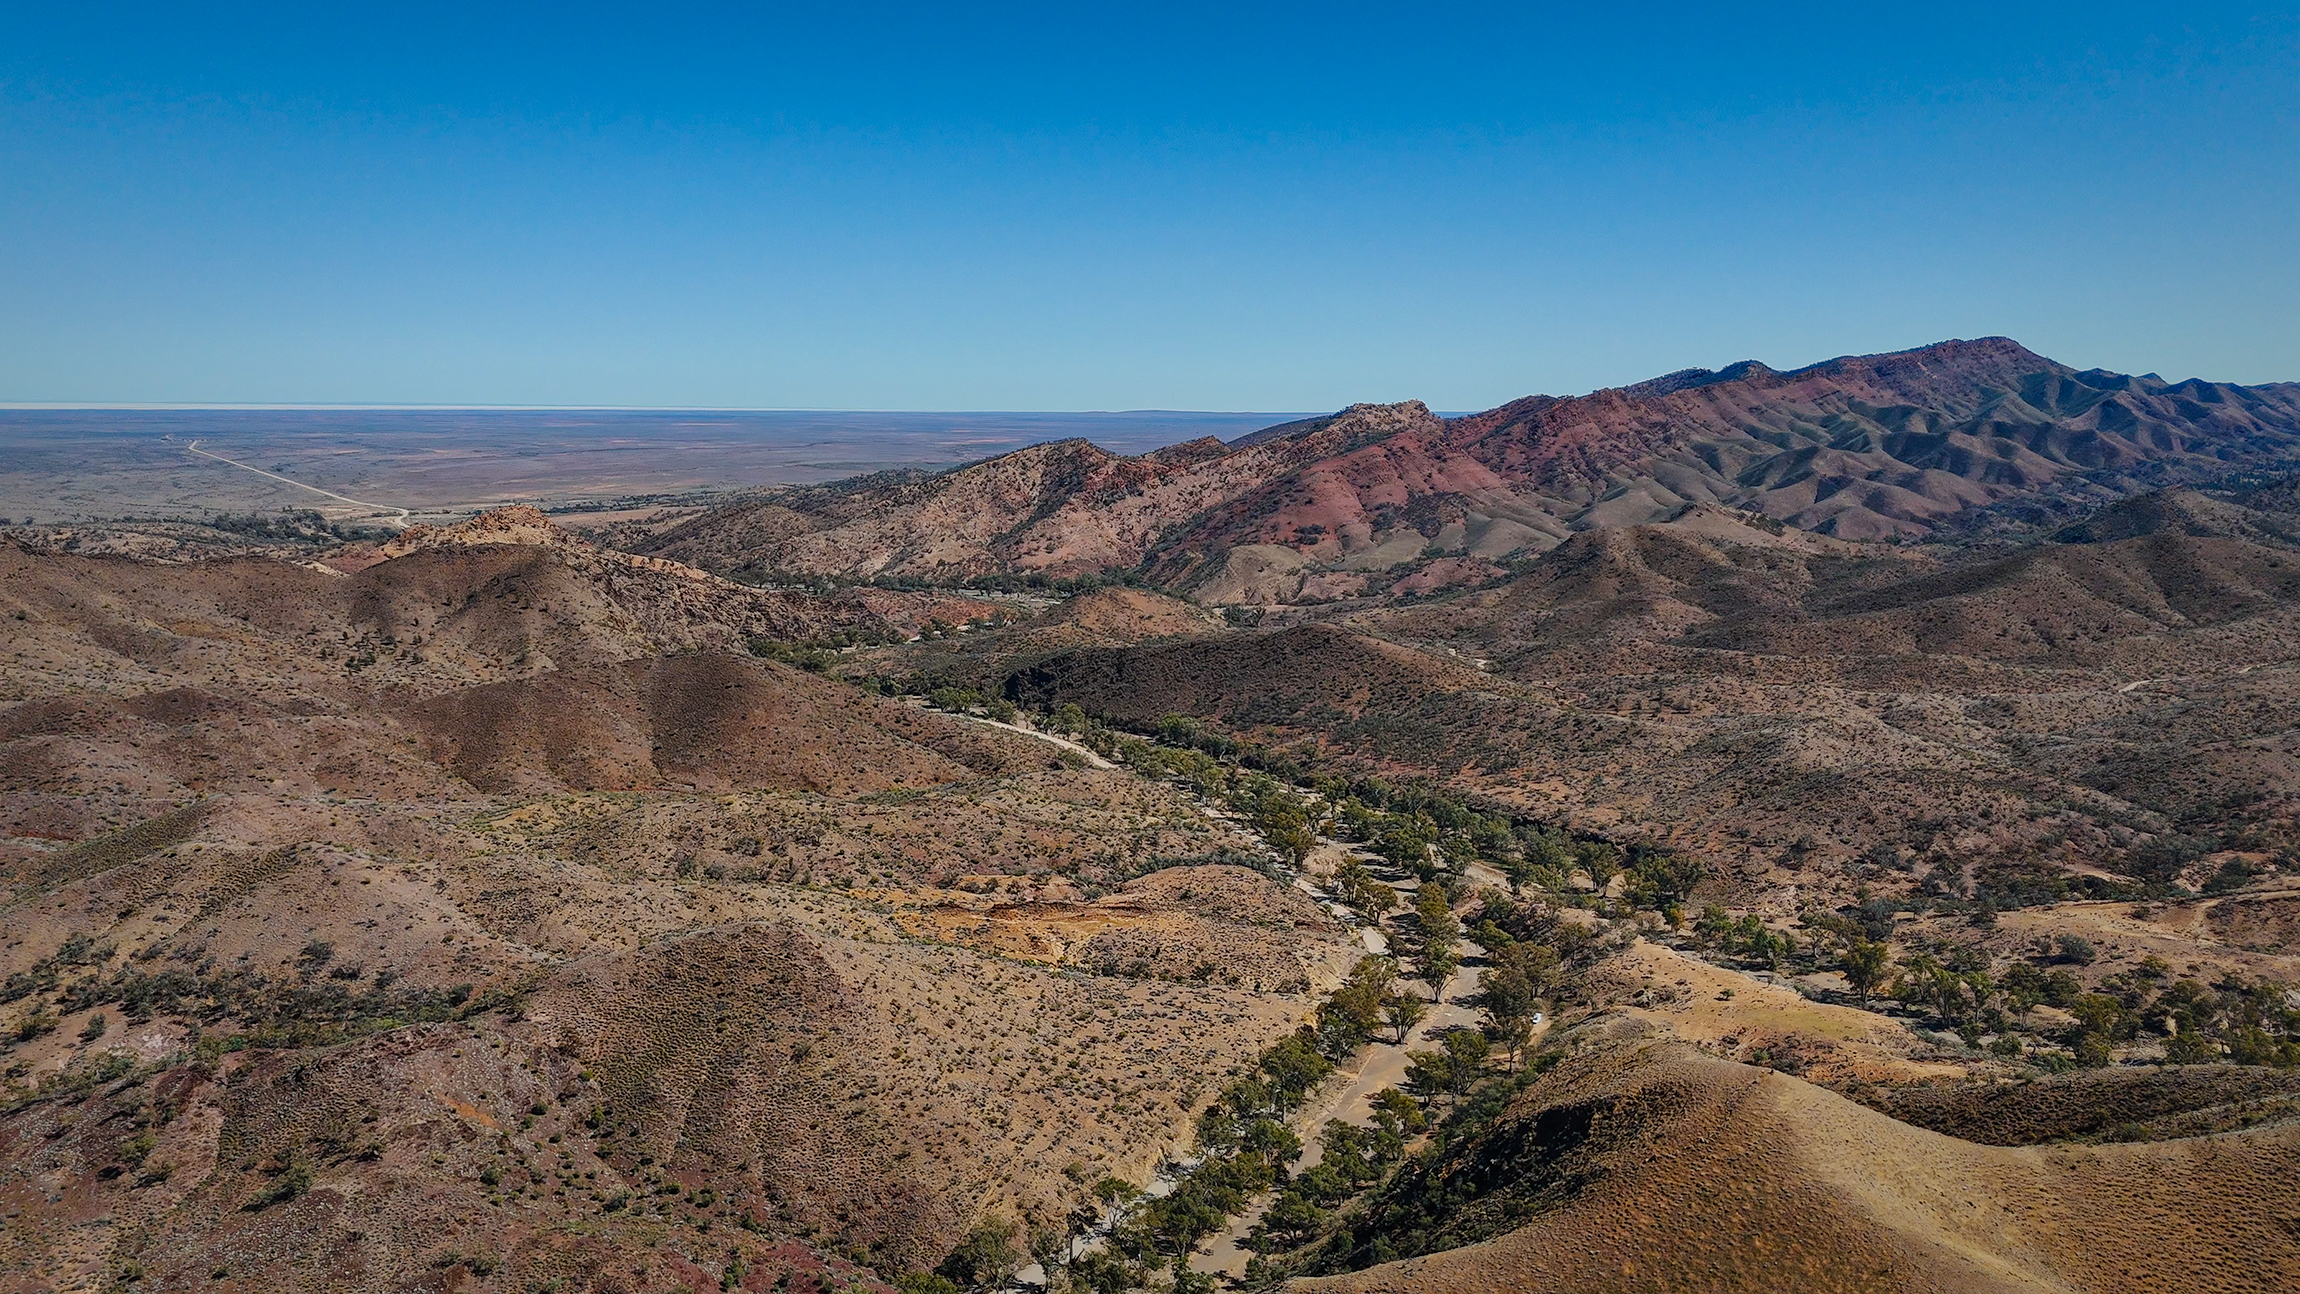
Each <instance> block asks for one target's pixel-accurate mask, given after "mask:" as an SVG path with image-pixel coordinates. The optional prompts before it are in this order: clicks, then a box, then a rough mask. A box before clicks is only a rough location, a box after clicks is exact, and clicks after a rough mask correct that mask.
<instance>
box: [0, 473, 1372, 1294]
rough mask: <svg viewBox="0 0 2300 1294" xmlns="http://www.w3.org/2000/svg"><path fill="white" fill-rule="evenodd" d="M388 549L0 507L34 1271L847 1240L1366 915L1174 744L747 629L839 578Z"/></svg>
mask: <svg viewBox="0 0 2300 1294" xmlns="http://www.w3.org/2000/svg"><path fill="white" fill-rule="evenodd" d="M372 556H373V558H380V560H370V559H367V558H362V557H361V555H360V551H359V550H350V551H348V552H347V553H346V554H345V555H344V556H343V560H342V565H345V566H352V567H356V568H357V569H355V570H353V571H352V572H351V573H348V574H346V573H344V572H343V571H341V570H339V569H321V568H319V567H317V566H315V565H310V564H298V563H294V562H288V561H281V560H277V559H273V558H266V557H242V558H237V559H230V560H222V561H206V562H201V561H194V562H182V561H168V562H160V561H150V560H132V559H128V558H123V557H87V556H79V555H71V554H41V553H31V552H26V551H22V550H9V551H7V552H5V553H0V563H5V570H6V576H5V579H4V581H0V588H5V590H6V593H5V601H4V604H0V640H4V645H0V652H4V653H5V655H4V659H5V660H6V661H7V662H8V668H7V671H6V676H5V677H6V688H7V693H6V695H5V696H4V697H0V767H4V768H5V770H6V772H5V777H4V778H0V822H4V824H5V825H4V827H0V832H4V838H0V862H4V863H5V865H6V867H7V868H8V879H7V888H6V891H5V896H4V898H0V903H5V908H4V909H0V910H4V911H5V913H6V918H5V922H4V924H0V929H4V931H5V934H6V940H5V946H4V947H0V977H4V978H6V980H7V987H6V994H7V1006H6V1010H7V1011H8V1013H9V1014H8V1017H7V1018H8V1023H9V1032H8V1034H7V1040H8V1043H7V1045H8V1055H7V1056H6V1058H5V1065H6V1068H5V1079H6V1082H7V1084H8V1087H9V1104H8V1105H7V1106H6V1108H5V1110H4V1111H0V1197H4V1198H5V1199H6V1200H7V1208H6V1220H5V1223H4V1224H0V1271H5V1273H6V1275H5V1277H4V1278H0V1283H4V1284H6V1285H7V1286H8V1287H9V1288H12V1289H27V1290H33V1289H41V1290H45V1289H64V1288H79V1287H89V1288H96V1287H104V1288H153V1289H160V1288H165V1289H178V1288H201V1289H217V1290H232V1289H241V1290H254V1289H262V1290H274V1289H314V1290H317V1289H328V1290H336V1289H374V1290H403V1289H443V1290H444V1289H492V1288H505V1289H520V1290H525V1289H533V1288H590V1289H598V1290H617V1289H619V1290H628V1291H638V1290H665V1291H668V1290H672V1289H679V1288H688V1289H694V1288H703V1287H706V1286H708V1287H720V1288H744V1289H767V1288H771V1287H772V1288H791V1287H792V1282H794V1281H796V1282H799V1283H801V1284H806V1283H809V1282H811V1283H812V1284H813V1286H814V1287H816V1288H829V1287H831V1286H833V1285H838V1286H848V1285H854V1284H858V1283H859V1284H861V1285H864V1286H875V1285H877V1284H878V1283H880V1282H882V1281H884V1280H891V1279H892V1278H893V1277H895V1276H897V1275H901V1274H904V1273H907V1272H916V1271H919V1270H921V1269H924V1268H930V1267H932V1266H934V1265H935V1264H936V1263H937V1262H938V1261H940V1260H941V1258H942V1256H943V1255H944V1254H945V1253H946V1252H948V1251H949V1250H950V1249H951V1247H952V1246H953V1245H954V1244H955V1243H956V1242H957V1241H958V1240H959V1239H960V1238H961V1237H962V1236H963V1235H964V1234H966V1233H967V1232H968V1231H969V1229H970V1228H973V1227H975V1226H976V1225H977V1224H978V1223H980V1222H982V1221H983V1220H984V1219H986V1218H990V1219H999V1218H1003V1219H1011V1220H1013V1221H1015V1222H1017V1223H1023V1224H1029V1225H1037V1226H1044V1225H1049V1224H1055V1223H1058V1222H1059V1220H1060V1219H1061V1218H1062V1217H1063V1216H1064V1214H1065V1213H1066V1212H1067V1211H1068V1210H1069V1209H1071V1208H1072V1207H1074V1206H1075V1204H1076V1203H1077V1201H1078V1199H1079V1198H1080V1196H1081V1194H1082V1193H1083V1191H1084V1189H1085V1186H1086V1185H1087V1184H1089V1183H1091V1182H1092V1181H1093V1180H1095V1179H1096V1178H1098V1177H1100V1176H1103V1175H1107V1174H1118V1175H1123V1176H1128V1177H1131V1178H1134V1179H1135V1180H1142V1179H1143V1178H1145V1177H1146V1176H1147V1175H1148V1173H1149V1171H1150V1169H1151V1166H1152V1164H1153V1162H1154V1161H1155V1160H1156V1159H1157V1158H1158V1156H1159V1155H1160V1154H1162V1153H1164V1152H1167V1151H1170V1150H1179V1149H1181V1148H1182V1147H1183V1146H1184V1144H1185V1143H1186V1133H1185V1129H1186V1126H1187V1123H1188V1120H1189V1118H1190V1117H1191V1114H1192V1111H1193V1109H1194V1107H1195V1106H1196V1105H1197V1104H1198V1103H1200V1102H1201V1101H1203V1099H1204V1098H1205V1095H1206V1094H1207V1093H1208V1092H1210V1091H1211V1090H1212V1089H1213V1088H1214V1087H1215V1086H1216V1085H1218V1083H1219V1082H1220V1081H1222V1078H1223V1076H1224V1075H1225V1074H1227V1073H1228V1072H1231V1071H1232V1070H1233V1069H1234V1068H1235V1067H1236V1066H1238V1065H1240V1064H1241V1063H1245V1062H1248V1061H1250V1060H1251V1059H1252V1057H1253V1056H1254V1054H1255V1053H1256V1052H1257V1051H1258V1050H1259V1049H1260V1048H1261V1047H1262V1046H1263V1045H1265V1043H1266V1042H1267V1040H1268V1039H1269V1038H1270V1037H1272V1036H1275V1035H1278V1034H1281V1033H1283V1032H1284V1031H1285V1030H1287V1029H1289V1028H1291V1027H1292V1025H1293V1023H1294V1022H1295V1021H1296V1020H1298V1019H1299V1018H1300V1016H1301V1015H1302V1013H1303V1012H1304V1010H1305V1009H1306V1003H1307V1002H1308V1001H1309V1000H1310V998H1311V995H1312V994H1313V993H1315V992H1316V991H1318V990H1320V989H1322V988H1324V987H1328V986H1330V985H1331V984H1333V983H1335V982H1337V981H1338V979H1339V977H1340V975H1341V974H1342V973H1343V972H1344V971H1346V970H1347V969H1348V967H1349V965H1350V963H1351V962H1352V960H1353V959H1354V957H1355V956H1356V951H1355V949H1356V945H1355V942H1354V940H1351V939H1349V938H1348V937H1346V935H1345V934H1344V932H1343V931H1341V929H1340V928H1339V927H1338V926H1336V925H1335V924H1334V923H1333V922H1332V921H1331V920H1330V919H1329V918H1327V917H1326V916H1325V915H1324V914H1323V912H1322V911H1321V910H1319V909H1318V908H1317V907H1316V906H1315V905H1313V904H1310V903H1309V902H1308V901H1307V900H1306V899H1304V898H1302V896H1300V895H1299V894H1298V893H1295V892H1292V891H1286V890H1282V889H1280V888H1279V887H1277V886H1276V885H1275V884H1274V883H1273V882H1271V881H1269V880H1267V879H1265V878H1264V877H1263V876H1261V875H1260V874H1258V873H1256V872H1253V871H1250V870H1246V869H1243V868H1238V867H1235V866H1198V865H1191V864H1196V863H1203V862H1207V861H1210V860H1229V859H1235V858H1238V857H1243V856H1246V854H1247V853H1248V852H1250V851H1252V850H1254V849H1255V848H1257V844H1256V842H1255V841H1254V840H1253V839H1252V838H1251V837H1249V836H1244V835H1241V834H1239V833H1238V832H1237V831H1235V830H1234V829H1232V828H1229V827H1226V826H1223V825H1221V824H1219V823H1216V822H1214V821H1211V820H1209V819H1208V818H1207V816H1206V815H1205V814H1204V813H1203V812H1202V811H1201V810H1200V809H1199V808H1198V807H1197V806H1196V805H1195V804H1194V803H1192V802H1190V801H1188V800H1187V799H1185V798H1183V797H1181V796H1180V795H1178V794H1177V793H1175V792H1174V791H1172V790H1171V789H1169V788H1166V787H1163V786H1160V785H1158V784H1154V783H1150V782H1146V781H1144V780H1143V779H1140V778H1137V777H1134V776H1131V775H1128V774H1125V773H1118V772H1109V771H1100V770H1094V769H1087V768H1079V767H1074V766H1073V765H1074V764H1075V763H1076V761H1075V760H1074V759H1065V758H1063V757H1062V756H1063V754H1064V752H1062V751H1059V750H1057V749H1056V748H1054V747H1051V746H1049V745H1047V744H1045V743H1044V742H1041V741H1038V740H1035V739H1032V738H1030V737H1028V736H1024V735H1020V734H1016V733H1011V732H1006V731H1001V730H998V729H995V728H991V727H988V726H984V725H980V724H974V723H969V722H966V721H963V720H960V719H956V718H952V717H950V716H948V715H944V714H939V713H935V712H931V711H926V710H922V709H919V708H916V707H913V706H910V705H906V704H904V703H902V702H900V701H898V700H895V699H890V698H886V697H882V696H878V695H875V694H871V693H865V692H861V691H858V690H856V689H854V688H852V687H849V686H847V685H845V684H843V683H839V682H835V681H833V680H831V679H829V678H826V677H824V676H822V675H821V674H817V673H812V672H808V671H805V670H802V669H798V668H794V667H792V666H790V665H786V664H782V663H777V662H776V661H774V660H770V659H765V658H761V657H759V656H755V655H753V654H752V653H751V651H750V650H748V649H747V645H749V644H764V645H765V647H778V645H779V644H781V643H786V642H790V641H808V640H815V639H819V638H822V637H826V636H832V635H835V634H838V633H841V632H849V631H854V630H858V629H859V630H865V631H868V632H870V633H874V634H878V635H880V636H893V637H899V636H900V634H899V632H897V628H898V627H892V626H890V625H889V622H888V621H887V620H885V619H882V618H880V617H876V616H873V615H870V614H868V613H867V611H866V610H865V609H864V606H863V604H862V603H861V602H860V601H859V600H857V599H856V598H854V597H851V596H847V595H838V594H834V595H831V596H827V597H818V596H816V595H812V594H805V593H799V592H793V591H787V590H784V591H775V590H756V589H750V588H746V587H744V586H740V585H734V584H728V583H726V582H724V581H721V580H718V579H716V578H714V577H710V576H707V575H704V574H703V573H701V572H699V571H694V570H692V569H687V568H679V567H675V566H673V565H672V564H670V563H667V562H663V561H661V560H659V559H634V558H629V557H625V556H623V555H620V554H614V553H610V552H602V551H600V550H597V549H594V548H591V547H590V546H589V545H586V544H583V543H580V542H578V541H573V540H571V539H570V538H569V537H567V536H566V535H564V534H561V533H559V532H556V531H555V530H552V529H551V528H550V527H549V526H548V523H546V522H543V521H541V520H540V518H539V517H537V516H534V515H530V514H526V513H520V512H513V513H511V514H509V515H499V516H491V517H487V518H483V519H481V520H480V521H479V522H476V523H473V524H471V525H468V526H466V527H462V528H460V529H457V530H454V531H450V532H446V533H441V532H428V533H425V532H417V533H412V534H410V535H406V536H402V537H401V538H400V539H398V540H396V541H394V542H393V543H391V544H389V545H386V546H385V547H384V548H383V549H382V550H381V551H380V552H377V553H374V554H373V555H372ZM868 596H869V597H870V598H872V599H878V600H880V601H881V604H882V605H884V604H887V603H888V602H893V603H900V602H902V600H903V599H905V598H912V597H913V595H904V594H894V593H886V592H882V591H873V592H871V593H870V594H869V595H868ZM918 600H922V601H924V602H926V603H927V604H929V605H932V604H933V603H934V601H935V600H934V599H933V598H931V597H926V598H922V599H918ZM762 649H764V648H762ZM1160 869H1172V870H1171V871H1166V870H1160ZM1185 875H1186V876H1188V877H1189V878H1190V879H1189V880H1187V881H1180V882H1177V881H1175V880H1174V879H1172V878H1174V877H1180V876H1185ZM969 904H979V905H981V906H983V907H985V908H989V909H992V910H990V911H987V912H984V913H982V914H981V919H969V920H966V921H959V920H956V919H954V918H953V916H952V914H954V913H959V912H963V911H967V910H968V908H967V905H969ZM1000 904H1003V905H1005V906H1006V909H1007V910H997V909H998V905H1000ZM1017 912H1019V913H1021V914H1023V915H1022V916H1021V917H1020V918H1017V917H1016V916H1015V913H1017ZM986 925H1005V926H1009V927H1015V928H1023V927H1030V928H1037V929H1043V930H1047V931H1059V932H1061V933H1062V937H1060V938H1056V939H1053V940H1032V939H1028V938H1023V939H1015V940H1008V939H1000V938H994V937H986V936H985V935H984V933H983V930H982V927H984V926H986ZM553 1282H559V1283H560V1284H558V1285H556V1286H555V1285H554V1284H553Z"/></svg>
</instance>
